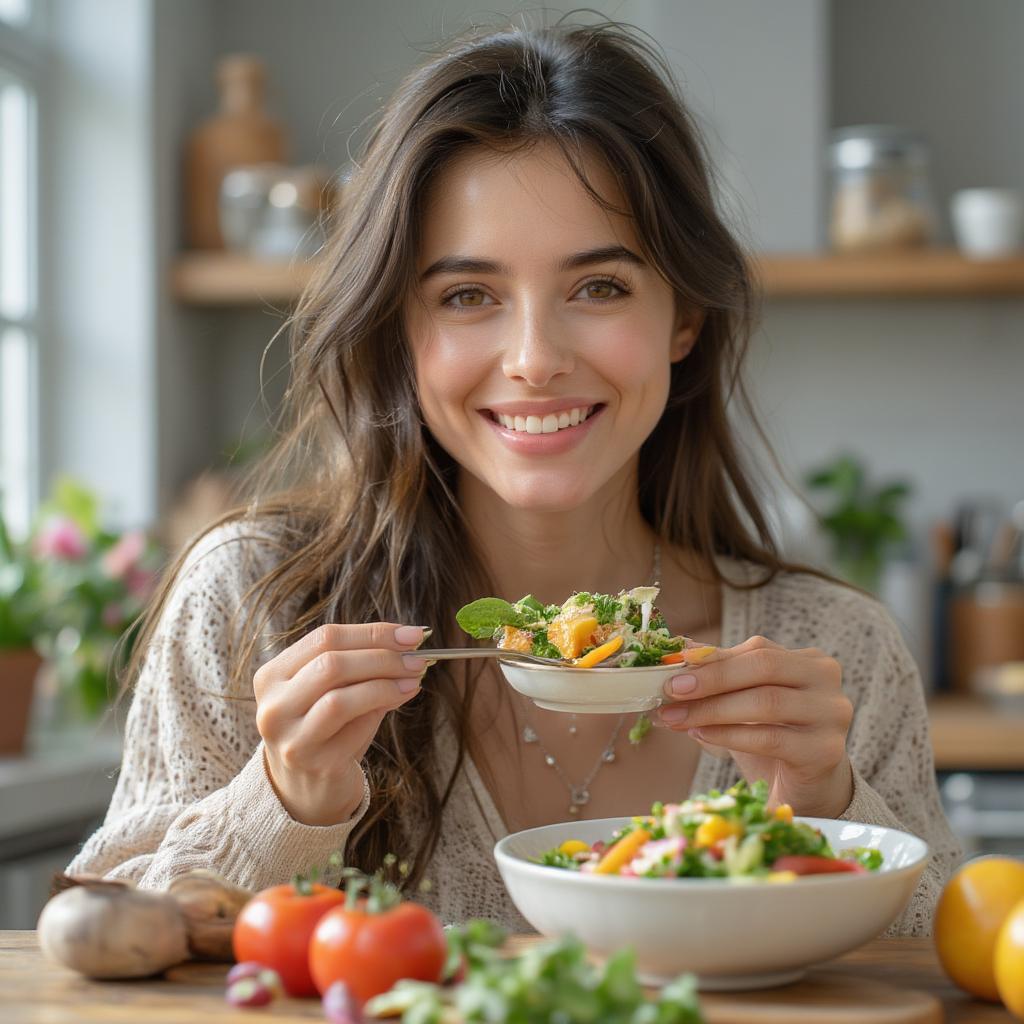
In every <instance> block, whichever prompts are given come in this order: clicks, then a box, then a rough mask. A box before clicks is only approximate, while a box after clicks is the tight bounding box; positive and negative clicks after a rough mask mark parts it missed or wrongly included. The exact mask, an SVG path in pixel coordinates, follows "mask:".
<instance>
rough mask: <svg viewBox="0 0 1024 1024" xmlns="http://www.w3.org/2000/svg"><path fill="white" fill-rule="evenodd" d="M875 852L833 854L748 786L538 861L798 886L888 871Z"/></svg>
mask: <svg viewBox="0 0 1024 1024" xmlns="http://www.w3.org/2000/svg"><path fill="white" fill-rule="evenodd" d="M882 861H883V857H882V853H881V851H880V850H878V849H875V848H870V847H862V846H861V847H851V848H849V849H845V850H842V851H840V852H839V853H838V854H837V853H835V852H833V850H832V847H831V845H830V844H829V841H828V839H827V838H826V837H825V835H824V833H823V832H822V831H821V829H819V828H815V827H814V826H813V825H809V824H807V823H806V822H802V821H795V820H794V818H793V809H792V807H790V806H789V805H788V804H782V805H780V806H779V807H776V808H775V809H774V810H769V809H768V783H767V782H764V781H758V782H755V783H754V785H753V786H748V785H747V783H746V782H744V781H741V782H738V783H736V785H734V786H732V787H730V788H729V789H728V790H726V791H725V792H724V793H720V792H719V791H718V790H712V791H711V792H710V793H707V794H703V793H702V794H699V795H697V796H692V797H690V798H689V799H688V800H684V801H683V802H682V803H678V804H663V803H656V804H655V805H654V806H653V807H652V808H651V813H650V814H649V815H644V816H641V817H636V818H633V820H632V821H631V822H630V823H629V824H628V825H625V826H623V827H622V828H620V829H618V830H617V831H616V832H615V833H613V834H612V835H611V837H610V838H609V839H607V840H601V839H598V840H595V841H594V842H591V843H587V842H584V841H582V840H580V839H566V840H564V841H563V842H562V843H560V844H559V845H558V846H557V847H554V848H552V849H549V850H545V851H544V852H543V853H542V854H541V855H540V856H539V857H538V858H536V862H537V863H538V864H545V865H548V866H550V867H556V868H563V869H565V870H568V871H579V872H582V873H583V874H594V875H618V876H619V877H621V878H726V879H730V880H732V881H735V882H756V881H765V882H774V883H779V882H792V881H795V880H796V879H797V878H799V877H800V876H801V875H825V874H839V873H853V874H863V873H864V872H865V871H877V870H878V869H879V868H880V867H881V866H882Z"/></svg>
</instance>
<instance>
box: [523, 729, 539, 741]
mask: <svg viewBox="0 0 1024 1024" xmlns="http://www.w3.org/2000/svg"><path fill="white" fill-rule="evenodd" d="M523 742H524V743H536V742H537V733H536V732H534V730H533V728H532V726H529V725H528V726H526V728H525V729H523Z"/></svg>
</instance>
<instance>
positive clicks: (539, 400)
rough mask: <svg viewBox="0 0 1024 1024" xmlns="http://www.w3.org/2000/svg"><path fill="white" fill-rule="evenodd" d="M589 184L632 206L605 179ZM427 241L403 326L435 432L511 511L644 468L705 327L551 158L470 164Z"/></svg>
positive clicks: (565, 504) (478, 153)
mask: <svg viewBox="0 0 1024 1024" xmlns="http://www.w3.org/2000/svg"><path fill="white" fill-rule="evenodd" d="M587 173H588V176H589V177H590V180H591V182H592V183H593V184H594V186H595V187H596V188H597V190H598V191H599V192H600V193H601V194H602V195H603V196H605V197H606V198H610V199H611V200H612V201H613V202H615V203H616V204H621V203H622V197H621V195H620V194H619V193H618V191H617V189H616V186H615V184H614V181H613V179H612V177H611V175H610V174H609V173H608V172H607V170H606V169H605V168H604V167H603V165H601V164H600V163H599V162H598V161H596V160H595V161H593V162H592V163H591V164H589V165H588V167H587ZM422 228H423V230H422V235H421V237H422V247H421V251H420V253H419V258H418V261H417V276H418V282H419V284H418V287H419V292H418V295H416V296H413V297H411V300H410V301H409V302H408V303H407V304H406V310H405V326H406V332H407V335H408V337H409V339H410V344H411V346H412V352H413V358H414V362H415V367H416V383H417V387H418V390H419V396H420V403H421V407H422V410H423V415H424V418H425V421H426V423H427V426H428V427H429V428H430V431H431V433H432V434H433V435H434V437H435V438H436V439H437V440H438V442H439V443H440V444H441V445H442V446H443V447H444V448H445V450H446V451H447V452H448V453H449V454H450V455H451V456H452V457H453V458H454V459H455V460H456V461H457V462H458V463H459V464H460V465H461V466H462V467H463V469H464V470H465V471H466V472H467V473H469V474H471V475H472V477H474V478H475V479H476V480H477V481H479V482H480V483H482V484H484V485H485V486H486V487H488V488H490V489H491V490H492V491H494V492H495V493H496V494H497V495H498V496H499V497H500V498H501V499H502V500H503V501H504V502H506V503H507V504H508V505H510V506H512V507H514V508H518V509H530V510H536V511H542V510H548V511H556V510H557V511H568V510H570V509H573V508H576V507H578V506H580V505H582V504H583V503H584V502H586V501H587V499H588V498H590V497H592V496H593V495H595V494H596V493H597V492H598V491H599V490H600V489H601V488H602V487H603V486H605V485H606V484H608V483H609V481H611V480H612V478H613V477H614V476H615V475H616V474H618V473H619V472H621V471H622V470H623V469H624V467H626V466H627V465H628V464H630V463H631V461H632V460H635V459H636V457H637V453H638V451H639V448H640V445H641V444H642V443H643V441H644V440H645V439H646V438H647V436H648V435H649V434H650V433H651V431H652V430H653V429H654V426H655V424H656V423H657V422H658V419H659V417H660V416H661V414H662V411H663V410H664V408H665V402H666V399H667V396H668V389H669V372H670V365H671V363H672V362H674V361H677V360H680V359H682V358H684V357H685V356H686V354H687V353H688V352H689V351H690V348H691V347H692V345H693V342H694V340H695V338H696V335H697V333H698V331H699V329H700V322H701V317H700V316H699V315H698V314H691V315H689V316H682V317H681V316H679V315H678V314H677V312H676V304H675V300H674V296H673V292H672V289H671V288H670V286H669V285H668V284H667V283H666V282H665V281H664V280H663V279H662V278H661V277H660V276H659V275H658V273H657V271H656V270H655V269H654V268H653V267H652V266H650V265H649V264H648V263H647V262H646V261H644V260H643V259H642V258H641V256H640V246H639V244H638V241H637V237H636V234H635V233H634V230H633V227H632V225H631V222H630V220H629V219H628V218H626V217H624V216H622V215H619V214H614V213H609V212H607V211H605V210H603V209H602V208H601V207H600V206H599V205H598V204H597V203H596V202H595V201H594V200H593V199H592V198H591V197H590V195H588V193H587V192H586V190H585V189H584V188H583V186H582V185H581V184H580V183H579V181H578V180H577V178H576V176H575V175H574V174H573V172H572V171H571V169H570V168H569V166H568V164H566V163H565V162H564V159H563V158H562V157H561V155H560V154H559V153H558V151H557V150H556V149H553V148H550V147H538V148H535V149H533V150H532V151H527V152H526V153H522V154H518V155H502V156H496V155H495V154H493V153H490V152H485V151H483V150H471V151H467V152H465V153H463V154H460V155H459V156H458V157H456V158H455V159H454V160H453V161H452V162H451V163H450V164H449V165H448V166H447V167H446V169H445V170H444V171H443V172H442V173H440V174H439V176H438V178H437V179H436V180H435V181H434V183H433V185H432V188H431V189H430V191H429V192H428V194H427V197H426V205H425V211H424V221H423V225H422Z"/></svg>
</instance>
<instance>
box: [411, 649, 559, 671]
mask: <svg viewBox="0 0 1024 1024" xmlns="http://www.w3.org/2000/svg"><path fill="white" fill-rule="evenodd" d="M415 653H416V654H418V655H419V656H420V657H422V658H427V659H428V660H433V661H464V660H465V659H467V658H507V659H509V660H514V661H528V662H531V663H533V664H534V665H557V666H559V667H561V668H571V667H572V662H568V661H562V659H561V658H543V657H541V656H540V655H539V654H527V653H526V652H525V651H510V650H506V649H505V648H504V647H439V648H437V649H436V650H431V649H430V648H420V649H419V650H417V651H416V652H415Z"/></svg>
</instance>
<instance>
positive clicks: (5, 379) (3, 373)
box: [0, 0, 39, 535]
mask: <svg viewBox="0 0 1024 1024" xmlns="http://www.w3.org/2000/svg"><path fill="white" fill-rule="evenodd" d="M33 14H34V12H33V10H32V9H31V0H0V511H2V512H3V515H4V517H5V519H6V520H7V523H8V525H9V527H10V529H11V531H12V533H14V534H16V535H23V534H24V533H25V532H26V531H27V529H28V524H29V517H30V515H31V512H32V508H33V504H34V496H35V494H36V490H37V486H38V481H37V480H36V469H35V467H36V464H37V461H38V460H37V458H36V451H37V444H38V429H37V423H38V416H37V412H36V409H37V401H36V394H37V386H36V378H37V372H36V367H37V365H38V349H39V324H38V316H37V309H38V302H37V295H36V278H37V274H36V266H37V235H38V228H37V218H36V177H37V167H38V160H37V148H38V147H37V138H38V131H37V109H38V94H39V90H38V82H39V67H38V54H39V47H38V43H37V39H36V35H35V32H34V30H33V29H34V26H33Z"/></svg>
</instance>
